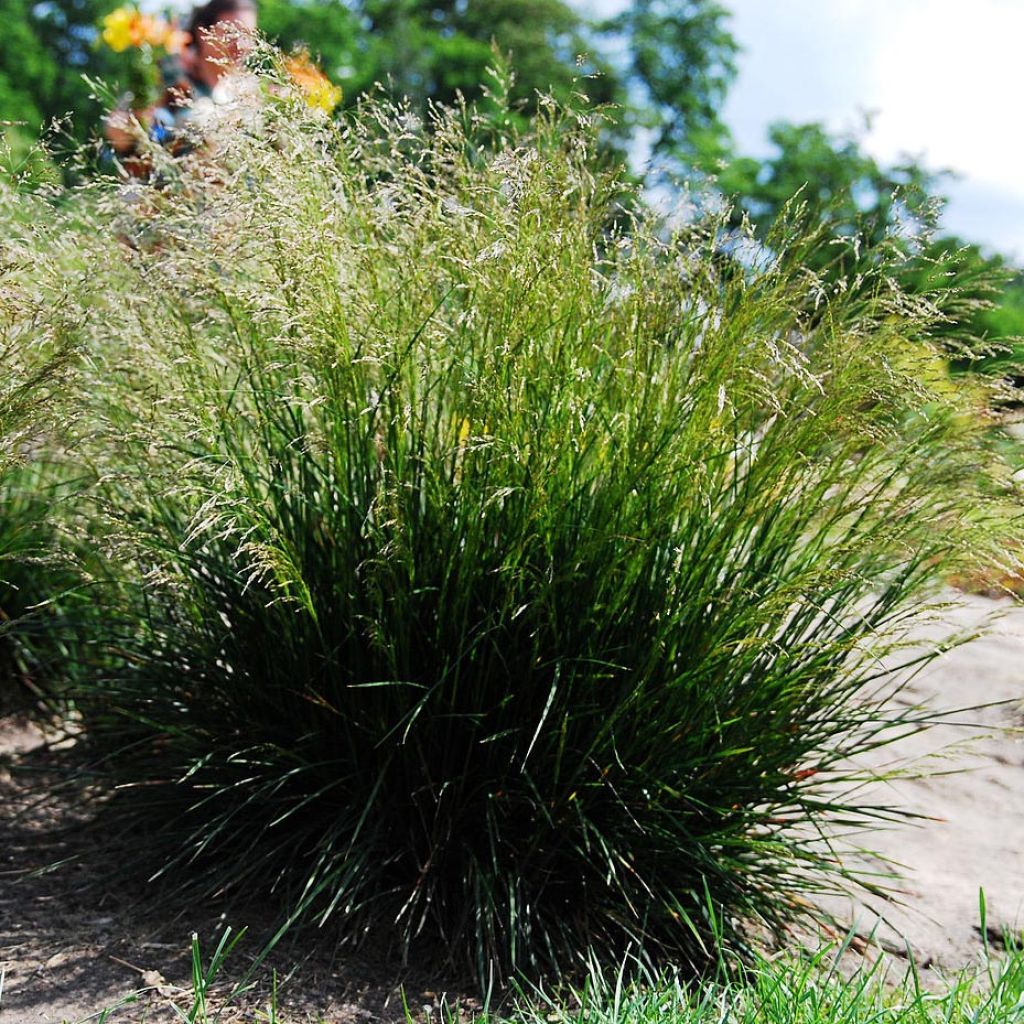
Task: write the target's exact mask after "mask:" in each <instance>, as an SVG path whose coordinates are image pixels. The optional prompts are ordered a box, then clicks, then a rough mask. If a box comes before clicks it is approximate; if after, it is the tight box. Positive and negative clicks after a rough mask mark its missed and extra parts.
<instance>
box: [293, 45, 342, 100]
mask: <svg viewBox="0 0 1024 1024" xmlns="http://www.w3.org/2000/svg"><path fill="white" fill-rule="evenodd" d="M284 67H285V70H286V71H287V72H288V76H289V78H291V80H292V82H293V84H294V85H295V86H296V87H297V88H298V90H299V91H300V92H301V93H302V95H303V97H304V98H305V100H306V103H307V104H308V105H309V106H311V107H314V108H315V109H318V110H322V111H323V112H324V113H325V114H329V113H330V112H331V111H332V110H334V108H335V107H336V106H337V105H338V104H339V103H340V102H341V88H340V87H339V86H337V85H335V84H334V83H333V82H332V81H331V80H330V79H329V78H328V77H327V76H326V75H325V74H324V73H323V72H322V71H321V70H320V69H319V68H318V67H317V66H316V65H315V64H314V63H313V61H312V60H311V59H310V56H309V54H308V53H307V52H306V51H305V50H300V51H299V52H298V53H295V54H292V56H291V57H288V58H287V59H286V60H285V62H284Z"/></svg>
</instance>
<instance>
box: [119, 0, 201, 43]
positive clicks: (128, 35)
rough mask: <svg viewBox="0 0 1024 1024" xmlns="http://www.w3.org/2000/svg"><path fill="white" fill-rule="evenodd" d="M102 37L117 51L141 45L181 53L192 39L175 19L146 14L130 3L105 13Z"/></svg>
mask: <svg viewBox="0 0 1024 1024" xmlns="http://www.w3.org/2000/svg"><path fill="white" fill-rule="evenodd" d="M101 38H102V39H103V42H105V43H106V44H107V46H109V47H110V48H111V49H112V50H114V51H115V52H116V53H123V52H124V51H125V50H127V49H128V48H129V47H134V48H138V47H140V46H151V47H153V48H154V49H161V48H162V49H164V50H166V51H167V52H168V53H180V52H181V51H182V50H183V49H184V48H185V46H186V45H187V43H188V41H189V37H188V33H187V32H182V31H181V30H180V29H179V28H178V27H177V26H176V25H174V24H173V23H172V22H169V21H165V20H164V19H163V18H155V17H153V15H151V14H143V13H142V12H141V11H138V10H137V9H136V8H134V7H132V6H131V5H130V4H125V5H124V6H123V7H118V8H117V10H114V11H111V12H110V13H109V14H107V15H105V16H104V18H103V32H102V34H101Z"/></svg>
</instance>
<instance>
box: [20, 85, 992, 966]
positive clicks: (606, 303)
mask: <svg viewBox="0 0 1024 1024" xmlns="http://www.w3.org/2000/svg"><path fill="white" fill-rule="evenodd" d="M254 104H255V105H250V106H247V107H240V108H239V109H238V110H237V111H235V112H234V115H237V116H234V117H233V120H232V123H231V124H230V130H228V131H225V132H224V134H223V136H222V137H218V139H217V141H216V146H215V151H216V153H217V156H216V160H215V161H211V160H208V159H207V160H202V159H200V160H196V161H194V162H192V163H188V162H186V163H184V164H182V165H180V166H177V167H175V168H174V180H173V181H171V182H170V183H168V178H167V176H164V177H163V178H162V179H161V182H160V185H159V187H157V186H145V185H137V186H133V188H132V190H131V191H130V193H129V194H126V193H125V191H124V190H118V189H116V188H114V187H112V186H110V187H108V186H104V185H102V184H100V185H97V186H93V187H90V188H89V189H85V190H82V192H81V193H80V194H78V195H76V196H73V197H68V198H67V199H66V207H65V212H64V213H63V214H62V216H65V217H66V218H67V221H66V225H65V231H64V235H62V236H61V238H62V241H60V243H59V244H60V245H61V246H63V247H64V250H63V251H64V252H65V254H66V255H67V258H68V259H72V257H74V259H77V260H79V261H80V264H81V265H87V266H88V274H87V275H82V277H81V280H80V281H79V286H78V288H77V290H76V289H75V288H69V287H68V285H67V276H66V274H64V273H62V275H61V276H60V277H58V276H57V274H56V272H54V274H53V275H52V276H51V277H49V278H46V281H48V282H49V283H48V284H47V283H45V282H44V283H43V284H41V285H40V287H41V288H44V290H45V288H47V287H49V288H51V289H54V290H58V289H60V290H61V291H62V294H64V295H66V303H67V304H68V305H69V306H70V307H71V308H72V309H73V310H74V312H75V316H74V318H73V319H74V323H75V325H76V327H75V340H76V342H77V343H78V344H79V345H80V346H81V347H82V349H83V350H84V352H85V353H87V357H86V360H85V368H84V371H83V372H84V374H85V381H84V384H83V386H82V389H81V401H82V408H83V412H82V415H81V424H82V425H83V429H82V430H80V433H79V436H78V439H77V442H76V448H75V454H74V460H75V461H76V463H77V465H78V467H79V468H80V469H83V470H87V471H88V472H89V473H91V474H92V478H93V483H92V485H91V487H90V488H89V489H88V491H87V493H86V494H85V496H84V497H83V498H82V500H81V502H80V505H79V509H78V512H77V513H76V514H77V515H78V516H79V517H80V519H81V520H83V521H84V522H85V524H86V525H85V526H84V527H82V528H83V530H84V531H85V535H86V536H88V537H89V538H91V541H90V542H91V543H93V544H95V545H101V546H102V547H103V550H104V552H105V558H106V569H105V573H106V576H107V579H108V582H107V583H106V584H105V585H104V586H103V587H101V588H99V589H98V592H97V593H98V596H97V600H98V601H102V602H104V605H103V614H102V615H97V616H96V617H95V620H94V621H91V625H90V628H91V629H92V630H94V634H93V636H92V639H91V642H92V644H93V645H94V647H95V649H97V650H99V651H102V652H104V653H103V654H102V656H101V657H98V658H97V659H96V662H95V664H96V665H99V666H103V669H102V671H98V672H96V673H94V678H93V679H92V681H91V684H90V685H89V686H88V687H87V688H85V689H84V690H83V691H82V692H81V693H79V694H78V695H77V707H78V709H79V713H80V714H81V716H82V720H83V723H84V726H85V728H86V731H87V739H88V742H89V743H91V745H92V749H93V750H94V752H95V755H96V757H97V759H98V764H99V765H100V766H101V767H102V769H103V770H104V771H105V772H106V773H107V777H108V778H109V780H110V782H111V784H112V785H113V786H116V787H117V790H116V793H117V795H116V798H115V799H114V800H113V801H112V803H111V809H112V815H113V820H114V822H115V823H116V827H117V828H120V829H123V830H124V831H125V832H128V833H130V834H131V835H132V837H133V842H135V843H139V844H141V850H142V853H141V854H140V861H141V863H142V864H143V865H144V866H145V867H146V869H147V871H148V872H149V874H150V875H151V876H152V878H153V879H154V880H155V881H156V882H159V883H163V884H164V885H165V886H169V887H172V888H179V889H181V890H183V891H184V892H187V893H188V894H190V896H191V897H192V898H199V899H212V898H218V899H219V898H221V897H224V896H228V895H244V896H246V897H251V896H252V895H253V894H266V895H270V896H272V897H273V899H274V900H276V902H277V905H278V906H279V907H280V908H281V920H282V922H283V924H284V925H285V926H292V925H299V924H311V923H319V924H321V925H327V924H330V925H331V926H332V928H333V929H334V930H333V931H332V932H331V934H334V935H340V937H341V938H343V939H346V940H350V941H353V942H357V941H361V940H363V939H364V938H366V937H368V936H371V935H374V936H376V935H379V934H380V933H381V932H382V931H383V932H384V933H385V935H386V936H388V937H389V938H390V939H392V940H393V941H394V942H395V943H396V944H397V945H399V946H400V947H402V948H404V949H405V950H406V951H409V950H416V951H419V952H421V953H423V954H426V955H430V956H440V957H442V958H446V959H448V960H450V961H451V962H453V963H454V964H456V965H458V966H460V967H464V968H469V969H471V970H473V971H475V972H476V974H477V976H478V977H479V978H481V979H487V978H489V977H507V976H509V975H510V974H511V973H513V972H517V971H522V972H532V973H539V972H542V971H545V970H549V969H557V970H561V969H567V968H574V967H579V966H580V965H581V964H582V963H583V962H584V961H585V960H586V958H587V957H595V958H597V959H598V960H603V961H611V962H614V961H615V960H616V959H617V958H618V957H620V956H621V955H622V954H623V953H624V952H626V951H628V950H633V951H634V953H635V952H637V951H642V953H643V956H644V957H646V958H647V959H648V960H650V961H662V960H666V959H668V960H673V961H675V962H686V963H689V964H694V965H699V964H701V963H704V962H706V961H707V960H708V959H709V958H710V959H713V958H714V956H715V955H716V954H715V947H716V946H717V945H724V946H726V947H728V948H733V949H735V948H745V947H746V944H747V942H748V939H749V936H750V934H751V928H752V927H753V928H759V927H767V928H769V929H771V930H775V931H781V930H783V929H785V927H786V926H787V924H788V923H789V922H790V921H791V920H792V919H793V918H794V917H795V916H799V915H801V914H803V913H804V912H805V911H806V909H807V907H808V906H809V905H808V903H807V901H806V899H805V896H806V894H807V893H808V892H809V891H814V890H815V889H818V888H822V887H826V888H828V887H834V886H835V885H837V884H839V885H841V884H845V882H846V881H847V872H846V869H845V868H844V867H843V866H842V865H841V864H839V863H838V862H837V861H836V859H835V857H834V855H833V854H832V852H831V849H830V846H829V844H828V842H827V834H828V830H829V828H830V823H838V824H841V825H842V826H844V827H846V826H849V825H851V824H854V823H857V822H861V823H863V822H864V821H865V820H870V818H871V816H872V815H882V814H884V813H885V812H884V811H883V810H881V809H877V808H871V807H863V806H860V805H859V804H858V802H857V798H856V796H851V797H849V798H847V797H846V796H844V786H845V784H847V783H855V782H857V781H858V779H859V776H858V775H857V774H856V772H855V771H854V770H853V769H851V768H850V767H849V764H850V761H849V758H850V756H851V755H853V754H856V753H860V752H863V751H865V750H867V749H870V748H871V747H873V746H876V745H878V744H880V743H884V742H886V741H887V739H889V738H891V737H893V736H894V735H897V734H899V733H900V732H905V731H906V730H908V729H914V728H917V727H919V725H920V716H919V715H917V714H916V713H914V712H905V711H904V712H899V711H895V710H893V709H892V708H891V707H890V706H889V705H887V704H886V697H887V696H888V694H889V692H890V691H891V689H892V685H893V684H890V683H887V682H886V679H887V678H888V677H887V676H886V675H885V672H886V671H887V670H888V668H889V667H891V666H892V664H893V660H892V659H895V661H896V662H898V661H899V660H900V657H901V655H900V650H901V646H900V645H901V641H902V638H903V636H904V633H905V630H906V627H907V625H908V623H909V622H910V621H911V619H912V617H913V615H914V613H916V612H918V611H919V610H920V607H921V605H922V602H926V601H927V600H928V598H929V596H930V595H931V593H932V589H931V588H932V585H933V584H934V582H935V580H936V579H937V578H939V577H940V576H941V574H942V573H943V572H945V571H947V570H948V569H949V568H951V567H953V566H955V565H957V564H961V563H964V562H967V563H973V562H977V561H978V560H984V559H986V558H989V557H991V556H992V554H993V547H994V544H993V538H1002V537H1003V536H1005V531H1006V528H1007V527H1006V521H1007V516H1008V513H1007V512H1006V508H1007V506H1008V492H1007V486H1006V482H1005V480H1004V478H1003V475H1002V473H1001V470H1000V469H999V467H998V465H997V463H996V462H995V461H994V460H993V459H992V458H991V457H990V456H988V455H984V454H982V449H981V448H980V447H979V438H980V436H981V432H982V430H983V428H984V423H983V417H982V415H981V410H982V409H983V402H984V394H983V382H981V381H979V380H970V381H959V382H957V383H956V385H955V386H954V385H952V384H950V382H949V381H948V379H947V378H941V375H940V374H937V373H936V370H935V367H936V365H937V360H938V359H939V357H938V355H937V353H936V351H935V350H934V349H933V347H932V345H931V342H930V341H929V331H930V328H931V327H932V326H933V325H934V323H935V318H936V316H937V314H936V312H935V310H934V308H933V307H931V306H930V305H929V304H928V303H927V302H926V301H925V300H924V299H922V298H921V297H919V296H918V297H915V298H914V299H913V300H911V299H908V298H907V297H906V296H904V295H903V293H902V292H901V291H900V290H899V288H898V287H897V285H896V284H895V283H894V278H893V273H892V271H893V267H892V266H891V265H890V264H889V263H887V262H886V258H881V257H880V259H879V261H878V263H877V265H875V266H874V267H869V268H867V269H866V270H865V271H864V273H865V274H866V275H867V276H866V277H862V278H861V279H860V280H858V281H857V282H856V287H851V288H843V287H842V286H841V283H840V285H839V286H837V285H836V284H835V283H832V282H830V283H828V284H827V285H826V284H825V283H823V282H822V281H820V280H819V279H817V278H816V277H815V276H814V275H813V274H812V273H810V272H809V271H808V270H807V269H806V268H807V263H808V260H807V254H808V252H809V251H810V249H811V248H812V247H814V246H817V245H820V244H825V240H824V239H822V238H820V237H817V236H815V235H814V234H813V233H812V234H807V233H806V232H805V231H803V230H802V229H800V230H798V229H797V228H796V227H795V226H794V224H795V221H796V220H798V219H799V218H794V219H793V220H792V221H787V222H785V223H782V224H780V225H779V227H778V229H777V231H776V233H775V235H774V236H773V237H772V238H771V239H770V241H769V244H768V246H767V247H755V246H753V245H752V243H750V242H749V241H745V240H744V239H743V238H742V237H740V236H737V235H735V234H727V233H726V232H725V229H724V227H723V225H724V223H725V221H724V218H717V217H715V216H714V215H712V216H710V217H707V218H696V219H691V220H686V221H685V222H683V223H680V224H676V225H675V226H672V225H666V224H665V223H664V222H662V221H660V220H658V219H657V218H655V217H654V216H653V215H647V214H645V213H644V212H643V204H642V202H641V201H640V200H639V198H638V197H637V195H636V194H635V193H634V191H633V190H632V189H631V187H630V186H629V185H628V184H627V183H626V180H625V178H624V177H623V175H622V174H621V173H619V172H617V171H615V170H613V169H606V168H600V167H597V166H596V165H595V163H594V161H593V160H592V159H591V156H590V152H591V143H592V142H593V138H594V133H595V131H596V128H595V125H594V120H595V119H594V116H593V115H592V114H581V113H578V112H572V111H564V110H561V109H558V108H556V107H554V106H553V105H547V106H543V108H542V114H541V115H540V116H539V118H538V119H537V122H536V124H535V126H534V129H533V133H532V134H530V135H528V136H513V137H509V138H505V139H499V140H498V141H497V142H496V143H495V142H494V140H493V138H492V139H491V140H490V141H489V143H488V145H486V146H484V145H482V144H480V143H479V141H478V140H479V139H480V138H481V137H483V136H484V135H485V134H488V133H486V132H483V131H482V130H479V126H477V125H474V123H473V120H472V115H471V114H470V113H469V112H467V111H445V110H438V111H435V112H434V117H433V120H432V122H431V123H429V124H423V123H421V122H420V121H419V120H418V119H417V118H415V117H413V116H412V115H411V114H409V113H408V112H407V111H405V110H403V109H401V108H400V107H391V106H388V105H380V104H370V105H368V106H366V107H365V108H364V109H363V110H362V111H360V112H359V113H357V114H355V115H353V116H352V118H351V119H349V120H347V121H345V122H343V123H341V124H333V123H330V122H327V121H326V120H323V119H320V118H318V117H317V116H316V115H315V114H314V113H311V112H309V111H304V110H303V109H302V108H300V107H299V106H297V105H295V104H292V103H291V102H290V101H289V100H287V98H286V97H282V96H279V95H276V94H273V95H271V96H270V98H269V99H268V98H264V99H263V101H262V102H258V103H255V101H254ZM490 134H491V135H493V133H490ZM68 211H70V212H68ZM20 237H21V243H20V244H22V245H26V246H30V245H31V237H32V236H31V233H24V232H23V233H22V235H21V236H20ZM68 239H70V241H69V240H68ZM51 244H58V243H56V242H52V243H51ZM893 258H895V257H893ZM72 262H73V259H72ZM59 264H60V260H56V261H55V266H57V265H59ZM940 378H941V379H940ZM885 656H889V657H890V661H889V662H887V663H886V664H885V665H883V664H882V662H881V660H880V659H882V658H883V657H885ZM924 657H927V655H921V654H920V653H919V652H918V653H915V654H911V653H906V654H905V655H904V660H910V659H920V658H924Z"/></svg>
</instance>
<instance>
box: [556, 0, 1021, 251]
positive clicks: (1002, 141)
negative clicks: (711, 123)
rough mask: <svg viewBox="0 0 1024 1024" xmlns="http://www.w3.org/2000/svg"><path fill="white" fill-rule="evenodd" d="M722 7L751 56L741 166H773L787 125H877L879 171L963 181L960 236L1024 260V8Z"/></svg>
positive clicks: (997, 4)
mask: <svg viewBox="0 0 1024 1024" xmlns="http://www.w3.org/2000/svg"><path fill="white" fill-rule="evenodd" d="M576 2H577V6H578V8H579V9H580V10H582V11H585V12H586V13H589V14H594V15H597V14H603V13H606V12H610V11H612V10H615V9H619V8H621V6H622V0H576ZM722 2H723V6H725V7H726V8H727V9H728V10H730V11H731V12H732V14H733V17H732V19H731V23H730V28H731V31H732V32H733V34H734V35H735V37H736V39H737V41H738V42H739V43H740V45H741V46H742V48H743V52H742V53H741V54H740V57H739V62H738V63H739V75H738V77H737V80H736V82H735V83H734V85H733V87H732V90H731V92H730V95H729V98H728V101H727V103H726V106H725V110H724V119H725V121H726V123H727V124H728V125H729V127H730V128H731V129H732V131H733V133H734V135H735V138H736V141H737V144H738V148H739V150H740V152H743V153H750V154H752V155H755V156H764V155H767V154H768V153H769V152H770V151H771V147H770V145H769V143H768V142H767V129H768V126H769V125H770V124H771V123H772V122H773V121H776V120H789V121H796V122H806V121H821V122H823V123H824V124H825V125H826V126H827V127H828V128H829V129H831V130H833V131H847V130H852V129H858V128H862V127H863V125H864V116H865V114H870V115H871V125H872V127H871V130H870V131H869V132H867V133H866V134H865V135H864V137H863V141H862V145H863V147H864V148H865V149H866V150H867V151H868V152H869V153H870V154H871V155H872V156H874V157H875V158H876V159H878V160H880V161H883V162H892V161H895V160H897V159H898V158H899V157H900V156H901V155H903V154H910V155H912V156H913V157H915V158H916V159H918V160H920V161H921V162H922V163H924V164H925V166H927V167H929V168H931V169H936V170H937V169H950V170H952V171H955V172H956V173H957V175H958V177H957V178H956V179H955V180H951V181H947V182H945V185H944V191H945V192H946V194H948V195H949V196H950V203H949V206H948V208H947V209H946V212H945V215H944V227H945V229H946V230H948V231H952V232H954V233H956V234H958V235H960V236H962V237H963V238H965V239H966V240H967V241H972V242H980V243H982V244H983V245H985V246H986V247H987V248H989V249H994V250H998V251H1000V252H1004V253H1006V254H1008V255H1012V256H1016V257H1017V258H1018V259H1019V260H1024V131H1022V126H1021V121H1022V117H1021V107H1022V104H1024V52H1022V51H1024V0H969V2H966V0H722Z"/></svg>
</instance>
